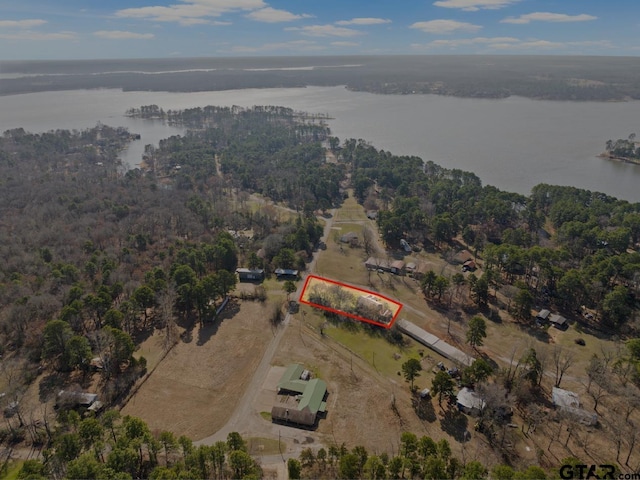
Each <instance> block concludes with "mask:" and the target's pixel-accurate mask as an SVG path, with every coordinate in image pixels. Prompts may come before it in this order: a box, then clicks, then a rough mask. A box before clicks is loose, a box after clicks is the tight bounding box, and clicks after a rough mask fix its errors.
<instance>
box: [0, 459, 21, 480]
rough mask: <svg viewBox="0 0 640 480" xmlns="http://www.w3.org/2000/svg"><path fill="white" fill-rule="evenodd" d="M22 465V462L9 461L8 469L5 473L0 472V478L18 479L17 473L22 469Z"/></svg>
mask: <svg viewBox="0 0 640 480" xmlns="http://www.w3.org/2000/svg"><path fill="white" fill-rule="evenodd" d="M23 463H24V460H14V461H10V462H9V469H8V470H7V471H6V472H0V477H1V478H3V479H4V480H16V478H18V473H20V469H21V468H22V464H23ZM2 474H4V475H2Z"/></svg>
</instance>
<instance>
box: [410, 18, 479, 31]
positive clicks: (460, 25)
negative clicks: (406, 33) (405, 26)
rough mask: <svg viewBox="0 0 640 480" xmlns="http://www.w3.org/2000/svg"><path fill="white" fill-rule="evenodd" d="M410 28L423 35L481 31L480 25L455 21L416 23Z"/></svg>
mask: <svg viewBox="0 0 640 480" xmlns="http://www.w3.org/2000/svg"><path fill="white" fill-rule="evenodd" d="M410 28H415V29H416V30H420V31H422V32H425V33H435V34H448V33H453V32H469V33H474V32H477V31H478V30H480V29H482V27H481V26H480V25H473V24H472V23H465V22H458V21H456V20H430V21H428V22H416V23H414V24H413V25H411V27H410Z"/></svg>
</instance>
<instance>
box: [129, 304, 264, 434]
mask: <svg viewBox="0 0 640 480" xmlns="http://www.w3.org/2000/svg"><path fill="white" fill-rule="evenodd" d="M265 306H266V304H262V303H259V302H249V301H248V302H239V301H237V300H234V301H232V302H230V305H229V306H228V307H227V308H226V309H225V310H224V312H223V314H222V315H221V317H222V318H221V320H218V322H216V323H214V324H205V326H203V327H199V326H197V325H196V326H195V327H194V328H193V329H192V330H191V331H190V332H184V333H183V336H182V340H181V341H180V342H179V343H178V344H177V345H176V346H175V347H174V348H173V349H172V350H171V352H169V354H168V355H167V356H166V357H165V359H164V360H163V361H162V362H161V363H160V364H159V365H158V367H157V368H156V370H155V371H154V372H153V374H152V375H151V376H150V377H149V378H148V380H147V381H146V382H145V383H144V384H143V385H142V386H141V388H140V389H139V390H138V392H137V393H136V394H135V395H134V396H133V397H132V399H131V400H130V401H129V403H127V405H125V406H124V408H123V409H122V413H123V414H124V415H134V416H138V417H140V418H142V419H143V420H145V421H146V422H147V423H148V424H149V427H150V428H151V429H152V430H154V429H158V430H170V431H173V432H174V433H175V434H176V435H187V436H189V437H190V438H193V439H199V438H203V437H206V436H208V435H211V434H212V433H214V432H215V431H217V430H218V429H219V428H221V427H222V426H223V425H224V423H225V422H226V420H227V419H228V417H229V416H230V415H231V413H232V412H233V409H234V407H235V405H236V404H237V402H238V400H239V399H240V397H241V396H242V394H243V393H244V391H245V387H246V385H247V384H248V383H249V381H250V380H251V377H252V375H253V372H254V370H255V368H256V367H257V365H258V363H259V362H260V359H261V358H262V355H263V353H264V351H265V348H266V345H267V343H268V341H269V339H270V338H271V337H272V332H271V329H270V327H269V323H268V319H267V316H266V315H265V314H264V311H265V310H264V309H265Z"/></svg>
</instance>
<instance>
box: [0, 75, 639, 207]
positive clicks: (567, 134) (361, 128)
mask: <svg viewBox="0 0 640 480" xmlns="http://www.w3.org/2000/svg"><path fill="white" fill-rule="evenodd" d="M149 104H156V105H159V106H160V107H162V108H164V109H165V110H167V109H184V108H190V107H196V106H206V105H221V106H232V105H239V106H245V107H250V106H253V105H282V106H287V107H291V108H294V109H296V110H304V111H308V112H313V113H328V114H329V115H331V116H332V117H334V120H331V121H329V125H330V126H331V129H332V131H333V134H334V135H336V136H338V137H340V138H341V139H345V138H358V139H364V140H367V141H369V142H371V143H372V144H373V145H374V146H376V147H378V148H382V149H384V150H388V151H390V152H392V153H394V154H397V155H417V156H419V157H421V158H423V159H424V160H432V161H434V162H435V163H437V164H440V165H442V166H444V167H447V168H459V169H462V170H467V171H472V172H474V173H476V174H477V175H478V176H479V177H480V178H481V179H482V181H483V183H484V184H490V185H495V186H496V187H498V188H500V189H503V190H508V191H514V192H518V193H522V194H529V193H530V191H531V188H532V187H533V186H535V185H537V184H539V183H550V184H555V185H572V186H575V187H579V188H586V189H589V190H595V191H601V192H604V193H607V194H609V195H612V196H616V197H618V198H622V199H626V200H629V201H633V202H640V187H639V185H640V166H638V165H630V164H625V163H619V162H613V161H609V160H604V159H601V158H598V157H597V155H598V154H599V153H600V152H602V151H603V150H604V145H605V143H606V141H607V140H608V139H617V138H621V137H626V136H628V135H629V134H630V133H638V134H640V131H638V129H637V127H638V126H640V102H621V103H598V102H584V103H575V102H550V101H539V100H529V99H526V98H520V97H511V98H507V99H501V100H489V99H463V98H454V97H442V96H436V95H407V96H395V95H394V96H392V95H375V94H371V93H364V92H350V91H348V90H346V89H344V88H342V87H308V88H288V89H253V90H232V91H221V92H196V93H169V92H122V91H119V90H79V91H65V92H44V93H33V94H24V95H14V96H3V97H0V131H5V130H7V129H11V128H17V127H23V128H24V129H25V130H28V131H31V132H42V131H48V130H53V129H83V128H88V127H93V126H95V125H96V124H97V122H102V123H104V124H106V125H110V126H114V127H115V126H123V127H127V128H128V129H129V130H130V131H131V132H132V133H140V134H141V136H142V140H140V141H136V142H133V143H132V144H131V146H130V147H129V149H128V150H127V151H125V152H123V154H122V157H123V160H124V161H125V162H126V163H127V164H128V165H130V166H133V165H135V164H137V163H139V162H140V159H141V156H142V153H143V151H144V146H145V145H146V144H157V143H158V141H159V140H160V139H162V138H166V137H168V136H170V135H175V134H180V133H182V130H181V129H179V128H175V127H169V126H166V125H164V124H162V123H161V122H157V121H151V120H142V119H132V118H127V117H125V116H124V112H125V111H126V110H127V108H130V107H137V106H141V105H149Z"/></svg>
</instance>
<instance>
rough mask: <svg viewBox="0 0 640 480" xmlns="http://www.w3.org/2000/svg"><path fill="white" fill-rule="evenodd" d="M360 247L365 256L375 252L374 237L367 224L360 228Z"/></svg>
mask: <svg viewBox="0 0 640 480" xmlns="http://www.w3.org/2000/svg"><path fill="white" fill-rule="evenodd" d="M362 248H363V249H364V253H365V254H366V255H367V257H370V256H371V255H372V254H374V253H375V252H376V237H375V234H374V233H373V230H371V228H370V227H368V226H367V225H365V226H364V227H363V229H362Z"/></svg>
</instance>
